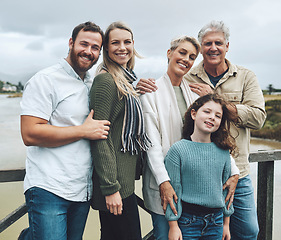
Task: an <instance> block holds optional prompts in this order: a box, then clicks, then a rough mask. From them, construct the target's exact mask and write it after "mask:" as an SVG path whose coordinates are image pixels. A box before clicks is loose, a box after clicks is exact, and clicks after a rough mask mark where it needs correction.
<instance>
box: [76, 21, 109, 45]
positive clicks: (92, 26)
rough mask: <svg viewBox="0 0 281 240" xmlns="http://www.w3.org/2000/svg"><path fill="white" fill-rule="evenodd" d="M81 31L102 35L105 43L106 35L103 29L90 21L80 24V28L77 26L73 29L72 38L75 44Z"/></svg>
mask: <svg viewBox="0 0 281 240" xmlns="http://www.w3.org/2000/svg"><path fill="white" fill-rule="evenodd" d="M81 30H83V31H85V32H87V31H91V32H97V33H99V34H100V35H101V37H102V41H103V38H104V33H103V31H102V29H101V28H100V27H99V26H98V25H96V24H95V23H93V22H90V21H88V22H85V23H81V24H79V25H78V26H76V27H75V28H74V29H73V31H72V36H71V38H72V41H73V42H75V40H76V38H77V35H78V33H79V32H80V31H81Z"/></svg>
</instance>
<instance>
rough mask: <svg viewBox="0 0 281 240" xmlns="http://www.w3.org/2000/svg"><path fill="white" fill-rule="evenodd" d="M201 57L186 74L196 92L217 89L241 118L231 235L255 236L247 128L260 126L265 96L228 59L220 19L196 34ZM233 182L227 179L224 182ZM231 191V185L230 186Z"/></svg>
mask: <svg viewBox="0 0 281 240" xmlns="http://www.w3.org/2000/svg"><path fill="white" fill-rule="evenodd" d="M198 40H199V42H200V44H201V53H202V56H203V61H202V62H201V63H199V64H198V65H197V66H196V67H194V68H193V69H191V71H189V73H188V74H187V75H185V78H186V79H187V80H188V81H189V82H190V83H191V84H190V87H191V89H192V90H193V91H194V92H196V93H197V94H199V95H204V94H206V93H209V92H216V93H219V94H221V95H223V96H224V97H225V99H226V100H228V101H230V102H232V103H234V104H235V106H236V109H233V110H234V111H237V112H238V115H239V117H240V119H241V124H240V126H239V128H238V133H236V132H235V131H233V135H234V136H235V135H237V139H236V143H237V147H238V151H239V154H238V156H237V157H236V158H235V161H236V165H237V167H238V168H239V170H240V178H239V180H238V183H237V187H236V191H235V194H234V200H233V206H234V214H233V215H232V216H231V220H230V231H231V239H233V240H236V239H257V235H258V232H259V227H258V221H257V213H256V208H255V200H254V191H253V187H252V183H251V179H250V177H249V172H250V166H249V161H248V156H249V145H250V129H259V128H261V127H262V125H263V123H264V121H265V118H266V113H265V108H264V98H263V94H262V91H261V89H260V87H259V84H258V81H257V78H256V76H255V74H254V73H253V72H252V71H250V70H248V69H246V68H244V67H241V66H237V65H234V64H232V63H231V62H230V61H228V60H227V59H226V58H225V57H226V53H227V52H228V50H229V29H228V28H227V27H226V26H225V24H224V23H223V22H222V21H212V22H210V23H208V24H207V25H205V26H204V27H203V28H202V29H201V30H200V32H199V34H198ZM231 182H235V177H232V178H230V179H229V180H228V182H227V186H226V187H229V185H231ZM232 191H233V189H232Z"/></svg>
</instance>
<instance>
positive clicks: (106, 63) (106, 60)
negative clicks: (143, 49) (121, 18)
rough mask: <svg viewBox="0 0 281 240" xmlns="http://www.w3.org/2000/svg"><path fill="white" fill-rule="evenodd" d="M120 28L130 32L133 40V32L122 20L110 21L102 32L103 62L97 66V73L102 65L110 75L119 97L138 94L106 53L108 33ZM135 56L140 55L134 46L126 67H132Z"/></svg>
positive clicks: (131, 68)
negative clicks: (103, 32)
mask: <svg viewBox="0 0 281 240" xmlns="http://www.w3.org/2000/svg"><path fill="white" fill-rule="evenodd" d="M116 28H118V29H122V30H126V31H128V32H130V33H131V36H132V41H133V32H132V30H131V29H130V28H129V27H128V26H127V25H126V24H125V23H123V22H113V23H111V24H110V25H109V26H108V28H107V29H106V32H105V34H104V44H103V62H102V63H101V64H100V65H99V66H98V68H97V73H99V72H100V71H101V70H102V68H103V67H105V68H106V69H107V71H108V72H109V73H110V74H111V75H112V77H113V79H114V81H115V83H116V85H117V88H118V94H119V97H120V99H121V98H122V97H123V96H125V95H127V94H132V95H134V96H136V95H138V94H137V92H136V91H135V89H134V88H133V87H132V84H130V83H129V82H128V79H127V78H126V77H125V75H124V73H123V70H122V69H121V67H120V66H119V65H118V64H117V63H116V62H114V61H113V60H112V59H111V58H110V57H109V55H108V43H109V33H110V32H111V31H112V30H114V29H116ZM135 56H137V57H140V55H139V54H138V53H137V52H136V50H135V48H134V50H133V56H132V58H131V59H130V60H129V61H128V63H127V68H129V69H130V70H133V69H134V66H135Z"/></svg>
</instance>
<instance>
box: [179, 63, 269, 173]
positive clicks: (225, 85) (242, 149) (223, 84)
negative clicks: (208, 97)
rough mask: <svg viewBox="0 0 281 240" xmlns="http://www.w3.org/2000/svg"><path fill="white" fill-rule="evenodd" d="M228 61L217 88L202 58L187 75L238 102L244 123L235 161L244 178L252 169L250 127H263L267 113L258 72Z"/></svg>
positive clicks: (194, 81)
mask: <svg viewBox="0 0 281 240" xmlns="http://www.w3.org/2000/svg"><path fill="white" fill-rule="evenodd" d="M226 61H227V65H228V66H229V70H228V72H227V73H226V74H225V75H224V76H223V77H222V79H220V80H219V82H218V83H217V85H216V87H214V86H213V84H212V83H211V81H210V80H209V77H208V75H207V73H206V72H205V70H204V67H203V61H202V62H200V63H199V64H198V65H197V66H195V67H194V68H192V69H191V70H190V71H189V73H187V74H186V75H185V76H184V78H185V79H187V80H188V81H189V82H192V83H205V84H208V85H209V86H210V87H211V88H212V89H213V90H214V91H215V92H216V93H218V94H221V95H222V96H223V97H224V98H225V99H226V100H228V101H230V102H232V103H234V104H235V105H236V108H237V111H238V115H239V117H240V118H241V120H242V123H241V126H240V127H239V129H238V131H239V135H238V137H237V138H236V144H237V147H238V150H239V154H238V156H237V157H236V158H235V161H236V165H237V167H238V168H239V170H240V178H242V177H245V176H247V175H248V174H249V172H250V166H249V161H248V157H249V148H250V129H259V128H261V127H262V126H263V123H264V121H265V118H266V112H265V108H264V98H263V94H262V91H261V88H260V86H259V83H258V80H257V77H256V75H255V74H254V73H253V72H252V71H250V70H248V69H246V68H244V67H241V66H237V65H234V64H231V63H230V62H229V61H228V60H226ZM236 132H237V131H236ZM232 133H233V135H234V136H236V135H237V133H235V131H234V130H233V132H232Z"/></svg>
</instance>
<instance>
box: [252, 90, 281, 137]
mask: <svg viewBox="0 0 281 240" xmlns="http://www.w3.org/2000/svg"><path fill="white" fill-rule="evenodd" d="M267 99H268V100H267ZM265 100H266V102H265V110H266V113H267V118H266V121H265V123H264V126H263V127H262V129H260V130H252V131H251V136H253V137H259V138H266V139H274V140H277V141H281V95H275V96H273V95H271V96H270V97H269V96H265Z"/></svg>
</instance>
